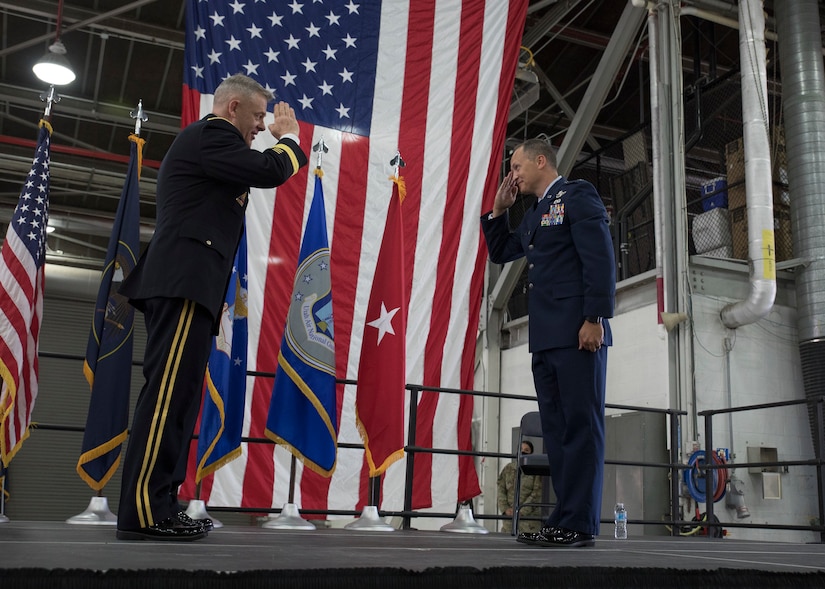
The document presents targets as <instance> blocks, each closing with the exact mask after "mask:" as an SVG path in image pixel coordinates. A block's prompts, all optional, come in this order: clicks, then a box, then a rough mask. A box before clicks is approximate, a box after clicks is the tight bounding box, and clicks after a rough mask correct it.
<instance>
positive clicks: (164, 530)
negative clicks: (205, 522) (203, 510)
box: [117, 515, 206, 542]
mask: <svg viewBox="0 0 825 589" xmlns="http://www.w3.org/2000/svg"><path fill="white" fill-rule="evenodd" d="M205 537H206V530H204V528H203V526H201V525H200V524H196V525H191V524H188V523H186V522H185V521H183V520H182V519H181V518H180V517H179V515H173V516H172V517H167V518H166V519H165V520H163V521H159V522H158V523H156V524H155V525H153V526H148V527H146V528H139V529H137V530H118V531H117V539H118V540H172V541H177V542H189V541H192V540H200V539H201V538H205Z"/></svg>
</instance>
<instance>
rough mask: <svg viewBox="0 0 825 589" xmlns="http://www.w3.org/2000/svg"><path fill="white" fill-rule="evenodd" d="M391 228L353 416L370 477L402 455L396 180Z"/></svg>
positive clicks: (399, 191) (402, 303)
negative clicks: (364, 449) (362, 445)
mask: <svg viewBox="0 0 825 589" xmlns="http://www.w3.org/2000/svg"><path fill="white" fill-rule="evenodd" d="M392 180H393V184H392V197H391V198H390V203H389V207H388V209H387V224H386V225H385V226H384V238H383V240H382V241H381V251H380V252H379V253H378V263H377V265H376V266H375V276H373V279H372V291H371V293H370V302H369V304H368V305H367V316H366V319H367V323H366V325H365V326H364V339H363V343H362V344H361V362H360V364H359V365H358V386H357V390H356V393H355V415H356V418H357V420H358V430H359V431H360V432H361V437H362V438H363V440H364V447H365V448H366V452H367V464H369V468H370V476H371V477H375V476H378V475H380V474H382V473H383V472H384V471H385V470H387V468H389V466H390V465H391V464H392V463H393V462H395V461H396V460H399V459H401V458H403V456H404V450H403V448H404V396H405V393H406V391H405V385H406V381H405V375H406V374H407V371H406V367H405V365H404V364H405V358H406V349H405V348H406V341H407V296H406V291H405V288H404V287H405V285H406V284H407V277H406V271H405V268H404V231H403V227H404V218H403V215H402V212H401V211H402V208H401V204H402V203H403V201H404V195H405V192H406V191H405V188H404V179H403V178H400V177H394V178H393V179H392Z"/></svg>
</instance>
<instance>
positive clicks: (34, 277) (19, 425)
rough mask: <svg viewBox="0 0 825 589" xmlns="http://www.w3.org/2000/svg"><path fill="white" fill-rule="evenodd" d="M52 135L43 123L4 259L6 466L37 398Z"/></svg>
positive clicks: (0, 457) (0, 283) (0, 285)
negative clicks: (38, 351)
mask: <svg viewBox="0 0 825 589" xmlns="http://www.w3.org/2000/svg"><path fill="white" fill-rule="evenodd" d="M51 135H52V126H51V125H50V124H49V123H48V121H45V120H41V121H40V134H39V136H38V139H37V148H36V149H35V153H34V160H33V161H32V165H31V169H30V170H29V174H28V176H27V177H26V182H25V184H24V185H23V189H22V190H21V191H20V197H19V198H18V200H17V206H16V207H15V208H14V213H12V216H11V221H10V222H9V226H8V228H7V229H6V239H5V241H4V242H3V251H2V258H0V379H2V385H0V461H2V463H3V464H4V465H6V466H8V464H9V462H10V461H11V459H12V458H14V455H15V454H16V453H17V451H18V450H19V449H20V445H21V444H22V443H23V441H24V440H25V439H26V438H27V437H29V425H30V424H31V416H32V409H34V401H35V399H36V398H37V385H38V362H37V349H38V338H39V336H40V322H41V320H42V318H43V286H44V282H45V271H44V266H45V264H46V226H47V225H48V223H49V179H50V175H49V150H50V146H51Z"/></svg>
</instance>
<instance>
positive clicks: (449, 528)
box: [441, 505, 490, 534]
mask: <svg viewBox="0 0 825 589" xmlns="http://www.w3.org/2000/svg"><path fill="white" fill-rule="evenodd" d="M441 531H442V532H459V533H462V534H489V533H490V530H488V529H487V528H485V527H484V526H482V525H481V524H479V523H478V522H476V520H475V518H474V517H473V511H472V510H471V509H470V506H469V505H462V506H461V507H459V508H458V513H457V514H456V516H455V519H454V520H453V521H452V523H449V524H446V525H443V526H441Z"/></svg>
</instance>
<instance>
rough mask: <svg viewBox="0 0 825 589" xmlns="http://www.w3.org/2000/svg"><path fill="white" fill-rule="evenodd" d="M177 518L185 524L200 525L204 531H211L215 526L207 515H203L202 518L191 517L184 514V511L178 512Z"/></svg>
mask: <svg viewBox="0 0 825 589" xmlns="http://www.w3.org/2000/svg"><path fill="white" fill-rule="evenodd" d="M178 519H179V520H180V521H182V522H183V523H185V524H189V525H190V526H200V527H202V528H203V531H204V532H211V531H212V528H214V527H215V526H214V524H213V523H212V520H211V519H209V518H208V517H204V518H202V519H192V518H191V517H189V516H188V515H187V514H186V512H185V511H180V512H178Z"/></svg>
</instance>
